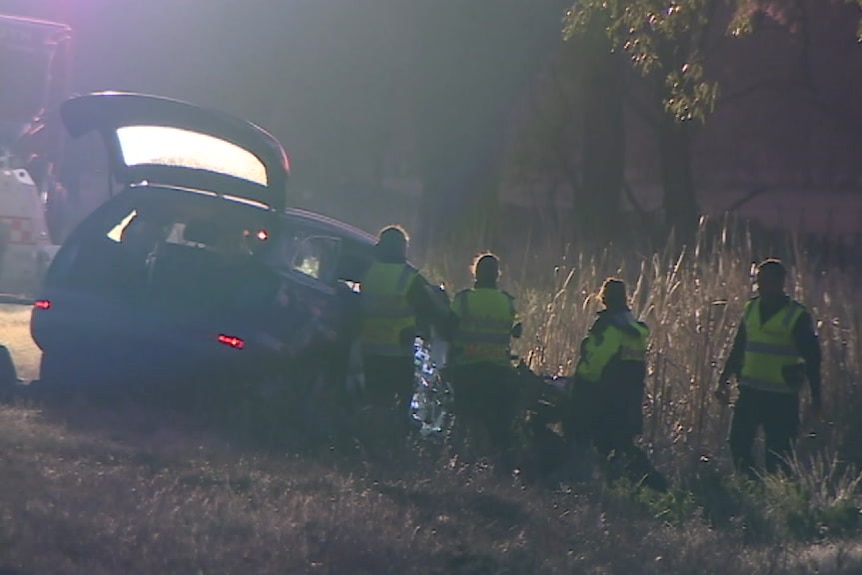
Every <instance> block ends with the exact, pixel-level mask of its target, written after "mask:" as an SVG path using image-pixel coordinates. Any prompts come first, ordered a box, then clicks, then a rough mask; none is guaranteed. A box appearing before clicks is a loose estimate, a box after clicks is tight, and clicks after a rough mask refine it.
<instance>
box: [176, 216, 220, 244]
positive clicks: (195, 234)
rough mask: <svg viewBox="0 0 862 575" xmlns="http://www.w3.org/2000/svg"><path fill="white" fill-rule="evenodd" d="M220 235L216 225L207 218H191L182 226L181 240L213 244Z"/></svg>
mask: <svg viewBox="0 0 862 575" xmlns="http://www.w3.org/2000/svg"><path fill="white" fill-rule="evenodd" d="M220 235H221V233H220V230H219V227H218V225H217V224H215V223H213V222H211V221H208V220H192V221H190V222H189V223H187V224H186V226H185V228H183V240H184V241H187V242H194V243H196V244H204V245H207V246H211V245H214V244H216V243H217V242H218V239H219V236H220Z"/></svg>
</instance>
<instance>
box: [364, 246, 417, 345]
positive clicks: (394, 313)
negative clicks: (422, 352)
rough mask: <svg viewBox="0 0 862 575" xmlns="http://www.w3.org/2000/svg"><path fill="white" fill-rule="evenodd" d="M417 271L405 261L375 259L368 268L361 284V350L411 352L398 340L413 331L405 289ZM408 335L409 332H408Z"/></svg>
mask: <svg viewBox="0 0 862 575" xmlns="http://www.w3.org/2000/svg"><path fill="white" fill-rule="evenodd" d="M418 275H419V272H418V271H417V270H416V269H415V268H413V267H412V266H410V265H408V264H403V263H382V262H376V263H374V264H372V266H371V267H370V268H369V269H368V273H367V274H366V275H365V279H364V280H363V282H362V287H361V294H362V295H361V300H360V301H361V308H362V331H361V334H360V341H361V342H362V352H363V353H366V354H371V355H385V356H404V355H410V354H412V347H411V346H412V343H413V341H412V338H408V339H410V341H409V345H404V344H403V343H402V342H403V341H405V340H404V339H403V337H404V336H403V335H402V334H404V333H405V332H407V331H411V330H412V331H413V332H415V331H416V318H415V314H414V311H413V308H412V307H411V306H410V303H409V302H408V301H407V293H408V291H409V290H410V286H411V285H412V283H413V280H414V279H415V278H416V277H417V276H418ZM408 335H411V334H408Z"/></svg>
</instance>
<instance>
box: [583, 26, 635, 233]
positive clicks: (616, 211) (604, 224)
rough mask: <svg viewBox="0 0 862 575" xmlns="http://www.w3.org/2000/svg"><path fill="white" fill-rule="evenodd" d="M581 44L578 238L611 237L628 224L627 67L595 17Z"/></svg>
mask: <svg viewBox="0 0 862 575" xmlns="http://www.w3.org/2000/svg"><path fill="white" fill-rule="evenodd" d="M580 42H581V43H582V46H583V48H582V50H581V54H583V57H582V58H581V65H582V67H583V68H582V73H583V76H582V82H583V84H582V86H583V91H584V92H583V93H584V108H583V113H584V121H583V160H582V162H581V165H582V166H583V167H582V177H583V180H582V183H583V186H582V196H581V197H579V198H576V199H575V200H576V203H575V209H576V210H577V212H578V215H577V216H576V221H578V222H579V223H580V227H581V229H580V230H574V234H572V235H573V236H574V238H575V239H577V238H579V237H580V238H583V239H588V240H597V241H608V240H612V239H618V238H621V236H623V235H624V232H625V231H626V230H627V227H626V226H625V225H623V224H622V221H621V218H620V216H621V213H622V210H621V199H622V190H623V181H624V169H625V124H624V118H623V92H622V91H623V67H622V62H621V61H620V58H619V54H615V53H613V52H612V45H611V43H610V40H609V39H608V37H607V34H606V33H605V31H604V22H602V21H601V20H600V19H596V20H594V22H593V23H592V27H591V29H590V30H588V31H587V33H586V35H585V36H584V38H583V39H581V40H580Z"/></svg>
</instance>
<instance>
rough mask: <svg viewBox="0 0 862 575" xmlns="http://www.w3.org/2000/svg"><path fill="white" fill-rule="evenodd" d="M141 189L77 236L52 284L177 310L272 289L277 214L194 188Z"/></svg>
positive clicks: (220, 303)
mask: <svg viewBox="0 0 862 575" xmlns="http://www.w3.org/2000/svg"><path fill="white" fill-rule="evenodd" d="M141 192H142V193H133V194H131V196H130V197H129V198H121V197H118V198H116V199H117V200H119V201H116V202H110V205H106V206H104V208H105V209H103V210H101V211H100V212H99V213H98V214H97V217H94V218H93V219H91V220H90V221H89V222H88V224H89V225H87V226H86V227H83V228H82V229H81V232H80V233H79V234H77V235H76V236H75V237H72V238H70V239H69V242H67V243H71V244H72V245H69V246H66V248H64V250H62V251H61V253H60V254H58V258H59V259H60V261H58V262H56V264H55V265H54V266H52V272H51V274H49V277H46V284H54V285H57V284H63V285H65V286H67V287H72V288H78V289H82V290H85V291H88V292H91V293H97V294H102V295H106V296H110V297H113V298H118V299H123V300H128V301H135V302H138V303H141V304H144V305H146V306H155V307H170V308H176V309H178V310H206V309H213V308H214V307H221V306H225V305H230V306H233V307H235V306H236V305H237V304H241V303H243V302H246V303H253V302H254V300H255V299H256V297H257V296H256V295H255V294H254V292H255V291H256V290H263V291H267V290H270V289H272V286H270V285H268V281H269V280H268V279H267V278H266V277H265V276H267V270H266V268H265V266H263V265H261V264H260V260H261V259H262V258H263V257H264V255H265V253H266V252H267V250H268V246H269V244H270V243H271V241H272V235H273V232H274V229H273V228H274V226H273V225H272V223H273V221H274V220H273V219H271V213H270V212H267V211H265V210H261V209H258V208H254V207H251V206H247V205H244V204H240V203H236V202H231V201H227V200H223V199H216V198H212V197H208V196H204V195H201V194H196V193H192V192H178V191H175V190H173V191H169V192H167V193H160V191H159V190H157V189H146V190H141ZM124 199H125V201H122V200H124ZM61 256H62V257H61ZM64 260H65V261H64ZM264 284H266V285H264ZM260 297H263V295H261V296H260Z"/></svg>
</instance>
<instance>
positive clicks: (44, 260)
mask: <svg viewBox="0 0 862 575" xmlns="http://www.w3.org/2000/svg"><path fill="white" fill-rule="evenodd" d="M59 247H60V246H57V245H53V244H52V243H51V240H50V237H49V234H48V226H47V224H46V222H45V211H44V207H43V204H42V198H41V197H40V193H39V190H38V188H37V187H36V184H35V183H34V182H33V179H32V178H31V177H30V174H29V173H27V170H25V169H23V168H12V167H10V166H8V165H5V162H4V161H3V160H2V159H0V292H2V293H14V294H28V293H33V292H34V291H35V290H36V289H37V288H38V287H39V285H40V283H41V280H42V276H43V275H44V273H45V270H46V269H47V268H48V264H49V263H50V262H51V260H52V259H53V257H54V254H56V253H57V250H58V249H59Z"/></svg>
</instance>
